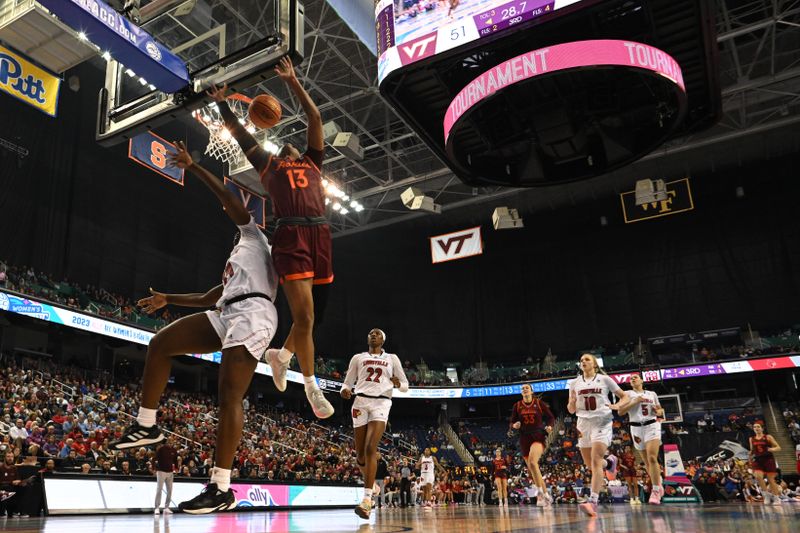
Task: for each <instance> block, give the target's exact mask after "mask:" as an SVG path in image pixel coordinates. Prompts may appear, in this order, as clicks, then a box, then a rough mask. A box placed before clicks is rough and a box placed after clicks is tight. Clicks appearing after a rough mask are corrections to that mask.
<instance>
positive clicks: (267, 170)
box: [260, 148, 325, 218]
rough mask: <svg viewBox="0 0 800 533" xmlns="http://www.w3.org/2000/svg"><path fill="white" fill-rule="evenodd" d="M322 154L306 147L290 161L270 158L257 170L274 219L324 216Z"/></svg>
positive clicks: (281, 158)
mask: <svg viewBox="0 0 800 533" xmlns="http://www.w3.org/2000/svg"><path fill="white" fill-rule="evenodd" d="M323 157H324V152H322V151H320V150H314V149H313V148H308V150H306V153H305V154H303V155H302V156H301V157H300V158H299V159H295V160H294V161H292V160H289V159H287V158H283V157H271V158H270V160H269V163H267V165H266V167H264V168H263V169H262V171H261V173H260V174H261V184H262V185H263V186H264V189H265V190H266V191H267V194H268V195H269V197H270V200H271V201H272V210H273V212H274V215H275V218H285V217H321V216H325V198H324V195H323V188H322V173H321V171H320V169H321V168H322V159H323Z"/></svg>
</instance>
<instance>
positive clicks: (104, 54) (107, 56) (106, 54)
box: [103, 52, 111, 61]
mask: <svg viewBox="0 0 800 533" xmlns="http://www.w3.org/2000/svg"><path fill="white" fill-rule="evenodd" d="M103 59H105V60H106V61H111V53H110V52H103Z"/></svg>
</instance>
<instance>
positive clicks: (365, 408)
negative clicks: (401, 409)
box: [341, 328, 408, 519]
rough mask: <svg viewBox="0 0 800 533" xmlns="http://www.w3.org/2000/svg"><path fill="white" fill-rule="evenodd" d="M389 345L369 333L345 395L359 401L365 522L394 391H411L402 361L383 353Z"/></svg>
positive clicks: (360, 510) (379, 334)
mask: <svg viewBox="0 0 800 533" xmlns="http://www.w3.org/2000/svg"><path fill="white" fill-rule="evenodd" d="M385 342H386V334H385V333H384V332H383V331H382V330H380V329H377V328H375V329H373V330H371V331H370V332H369V334H368V335H367V345H368V346H369V350H368V351H366V352H362V353H359V354H356V355H354V356H353V358H352V359H350V366H349V367H348V369H347V375H346V376H345V378H344V385H343V386H342V391H341V395H342V398H344V399H345V400H349V399H350V398H351V397H353V396H355V397H356V399H355V401H354V402H353V411H352V413H353V429H354V431H355V440H356V460H357V462H358V467H359V468H360V469H361V473H362V475H363V476H364V499H363V501H362V502H361V503H360V504H359V505H358V506H357V507H356V509H355V511H356V514H357V515H358V516H360V517H361V518H364V519H368V518H369V514H370V511H371V510H372V491H373V485H374V484H375V472H376V471H377V469H378V443H380V441H381V438H382V437H383V431H384V430H385V429H386V422H387V421H388V420H389V410H390V409H391V408H392V390H394V389H399V390H400V391H402V392H406V391H407V390H408V378H406V373H405V372H404V371H403V365H402V364H401V363H400V358H399V357H397V356H396V355H395V354H393V353H386V352H385V351H384V350H383V344H384V343H385Z"/></svg>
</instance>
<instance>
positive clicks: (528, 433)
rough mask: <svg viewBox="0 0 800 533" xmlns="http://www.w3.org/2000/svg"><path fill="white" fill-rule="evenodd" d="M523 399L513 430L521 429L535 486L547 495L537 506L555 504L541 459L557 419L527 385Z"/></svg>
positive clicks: (514, 410)
mask: <svg viewBox="0 0 800 533" xmlns="http://www.w3.org/2000/svg"><path fill="white" fill-rule="evenodd" d="M521 392H522V399H521V400H520V401H518V402H517V403H515V404H514V407H512V408H511V423H510V424H511V429H518V430H519V444H520V449H521V450H522V456H523V457H524V458H525V464H526V465H528V471H529V472H530V474H531V478H532V479H533V483H534V484H535V485H536V486H537V487H539V493H540V494H542V495H543V497H542V498H539V499H538V501H537V502H536V503H537V505H541V506H547V505H551V503H552V502H551V501H550V497H549V496H550V495H549V493H548V491H547V486H546V485H545V483H544V478H543V477H542V471H541V470H539V459H541V457H542V454H543V453H544V449H545V445H546V441H547V435H548V434H549V433H550V432H551V431H553V422H554V421H555V417H554V416H553V413H552V412H551V411H550V408H549V407H548V406H547V404H546V403H544V402H543V401H541V400H540V399H539V398H536V397H535V396H534V395H533V389H532V388H531V386H530V385H528V384H527V383H526V384H524V385H523V386H522V391H521Z"/></svg>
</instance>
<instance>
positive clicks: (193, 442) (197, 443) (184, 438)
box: [83, 394, 203, 449]
mask: <svg viewBox="0 0 800 533" xmlns="http://www.w3.org/2000/svg"><path fill="white" fill-rule="evenodd" d="M83 398H84V400H89V401H91V402H94V403H97V404H100V405H102V406H103V407H104V408H105V409H108V404H107V403H105V402H102V401H100V400H98V399H97V398H95V397H93V396H92V395H90V394H84V395H83ZM117 414H120V415H124V416H127V417H128V418H133V419H136V417H135V416H133V415H132V414H130V413H126V412H125V411H117ZM161 431H163V432H164V433H168V434H170V435H173V436H175V437H177V438H179V439H182V440H185V441H186V442H191V443H192V444H195V445H197V446H199V447H200V448H201V449H202V448H203V444H202V443H200V442H197V441H196V440H192V439H190V438H188V437H184V436H183V435H180V434H178V433H175V432H174V431H170V430H168V429H164V428H161Z"/></svg>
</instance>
